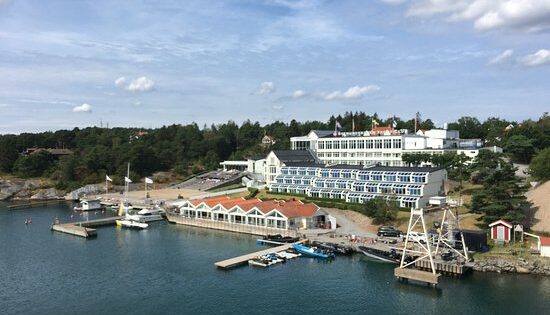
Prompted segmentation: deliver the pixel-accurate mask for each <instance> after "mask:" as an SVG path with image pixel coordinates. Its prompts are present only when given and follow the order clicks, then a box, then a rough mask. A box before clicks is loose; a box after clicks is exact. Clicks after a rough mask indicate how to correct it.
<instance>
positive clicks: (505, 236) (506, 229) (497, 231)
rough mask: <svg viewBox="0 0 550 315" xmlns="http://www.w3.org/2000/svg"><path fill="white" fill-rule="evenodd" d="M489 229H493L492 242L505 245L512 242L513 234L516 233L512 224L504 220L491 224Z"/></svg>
mask: <svg viewBox="0 0 550 315" xmlns="http://www.w3.org/2000/svg"><path fill="white" fill-rule="evenodd" d="M489 228H491V239H492V240H495V241H497V242H504V243H508V242H510V241H511V240H512V233H513V231H514V226H513V225H512V223H510V222H507V221H504V220H497V221H495V222H493V223H491V224H489Z"/></svg>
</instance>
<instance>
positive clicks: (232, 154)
mask: <svg viewBox="0 0 550 315" xmlns="http://www.w3.org/2000/svg"><path fill="white" fill-rule="evenodd" d="M373 120H374V121H376V122H377V123H378V124H379V125H381V126H385V125H389V124H391V123H392V122H394V121H395V123H396V128H397V129H409V130H411V131H412V130H414V129H415V119H414V118H411V119H401V118H399V117H388V118H381V117H378V115H376V114H374V115H372V116H371V115H367V114H366V113H363V112H356V113H351V112H346V113H345V114H344V115H343V116H342V115H338V116H332V117H330V118H329V119H328V121H326V122H321V121H306V122H298V121H296V120H292V121H291V122H290V123H284V122H280V121H276V122H274V123H271V124H268V125H265V126H261V125H260V124H259V123H258V122H251V121H246V122H244V123H242V124H241V125H240V126H239V125H237V124H236V123H235V122H232V121H229V122H227V123H224V124H219V125H211V126H206V125H205V126H203V127H202V128H201V127H199V126H198V125H197V124H196V123H192V124H188V125H170V126H164V127H161V128H156V129H141V128H139V129H138V128H109V129H107V128H99V127H90V128H84V129H79V128H75V129H73V130H59V131H56V132H42V133H22V134H19V135H2V136H0V172H2V173H4V174H14V175H16V176H20V177H40V176H42V177H49V178H51V179H53V180H55V181H56V182H57V183H58V187H59V188H63V189H69V188H73V187H76V186H78V185H81V184H87V183H97V182H101V181H102V180H103V179H104V178H105V177H104V176H105V174H110V175H118V176H116V178H117V179H118V180H120V178H123V176H124V174H125V173H126V165H127V163H128V162H130V163H131V165H132V168H131V170H132V174H131V177H133V178H134V179H137V178H139V177H143V176H146V175H150V174H152V173H153V172H157V171H168V170H172V171H174V172H175V173H177V174H180V175H182V176H187V175H190V174H193V173H197V172H200V171H202V170H208V169H215V168H217V167H218V165H219V164H218V163H219V162H220V161H223V160H226V159H241V158H244V157H247V156H252V155H258V154H266V153H267V152H268V151H269V150H271V149H288V148H289V146H290V141H289V138H290V137H293V136H300V135H305V134H307V133H308V132H309V131H310V130H314V129H330V130H332V129H334V128H335V124H336V122H339V123H340V125H342V127H343V130H344V131H351V129H352V125H354V126H355V130H357V131H359V130H370V128H371V126H372V124H373ZM352 121H353V122H352ZM510 126H512V127H510ZM417 127H418V128H422V129H430V128H433V127H434V124H433V122H432V120H430V119H421V120H419V121H418V124H417ZM448 127H449V129H456V130H459V131H460V135H461V137H462V138H481V139H484V140H486V142H487V144H488V145H497V146H501V147H504V148H505V150H507V152H509V153H510V154H511V156H512V158H513V159H514V160H516V161H521V162H525V163H528V162H529V161H530V160H531V158H532V157H533V156H534V155H535V154H536V153H537V152H539V151H541V150H543V149H544V148H548V147H550V117H549V116H548V115H547V113H545V114H544V115H543V116H542V117H541V118H540V119H539V120H537V121H532V120H526V121H523V122H513V121H507V120H503V119H499V118H489V119H487V120H486V121H484V122H480V121H479V120H478V119H476V118H474V117H462V118H460V119H458V120H457V121H456V122H452V123H449V125H448ZM264 135H269V136H271V137H273V138H274V139H275V140H276V143H275V144H274V145H273V146H271V147H262V146H260V143H261V139H262V137H263V136H264ZM31 147H41V148H67V149H70V150H72V151H73V152H74V154H72V155H69V156H63V157H60V158H59V159H57V158H56V157H55V156H53V155H51V154H49V153H46V152H42V153H36V154H31V155H22V154H21V153H23V152H24V151H25V150H26V149H27V148H31Z"/></svg>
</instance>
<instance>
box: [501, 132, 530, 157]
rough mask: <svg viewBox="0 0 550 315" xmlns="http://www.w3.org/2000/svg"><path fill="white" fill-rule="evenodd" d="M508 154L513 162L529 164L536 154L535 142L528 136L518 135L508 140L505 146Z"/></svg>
mask: <svg viewBox="0 0 550 315" xmlns="http://www.w3.org/2000/svg"><path fill="white" fill-rule="evenodd" d="M504 150H505V152H506V153H510V154H511V155H512V160H513V161H514V162H519V163H529V161H531V158H532V157H533V155H534V153H535V148H534V147H533V141H532V140H531V139H529V138H527V137H526V136H523V135H516V136H512V137H510V138H508V140H506V145H505V146H504Z"/></svg>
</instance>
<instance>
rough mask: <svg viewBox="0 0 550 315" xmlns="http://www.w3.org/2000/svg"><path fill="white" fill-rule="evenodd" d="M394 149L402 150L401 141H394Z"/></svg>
mask: <svg viewBox="0 0 550 315" xmlns="http://www.w3.org/2000/svg"><path fill="white" fill-rule="evenodd" d="M393 148H394V149H401V139H393Z"/></svg>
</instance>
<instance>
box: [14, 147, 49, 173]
mask: <svg viewBox="0 0 550 315" xmlns="http://www.w3.org/2000/svg"><path fill="white" fill-rule="evenodd" d="M53 161H54V160H53V157H52V155H51V154H49V153H47V152H38V153H35V154H31V155H28V156H21V157H19V158H18V159H17V161H15V164H14V166H13V167H14V171H15V173H16V174H17V175H19V176H21V177H39V176H42V175H43V174H44V173H45V172H46V171H48V170H49V169H50V167H52V165H53Z"/></svg>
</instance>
